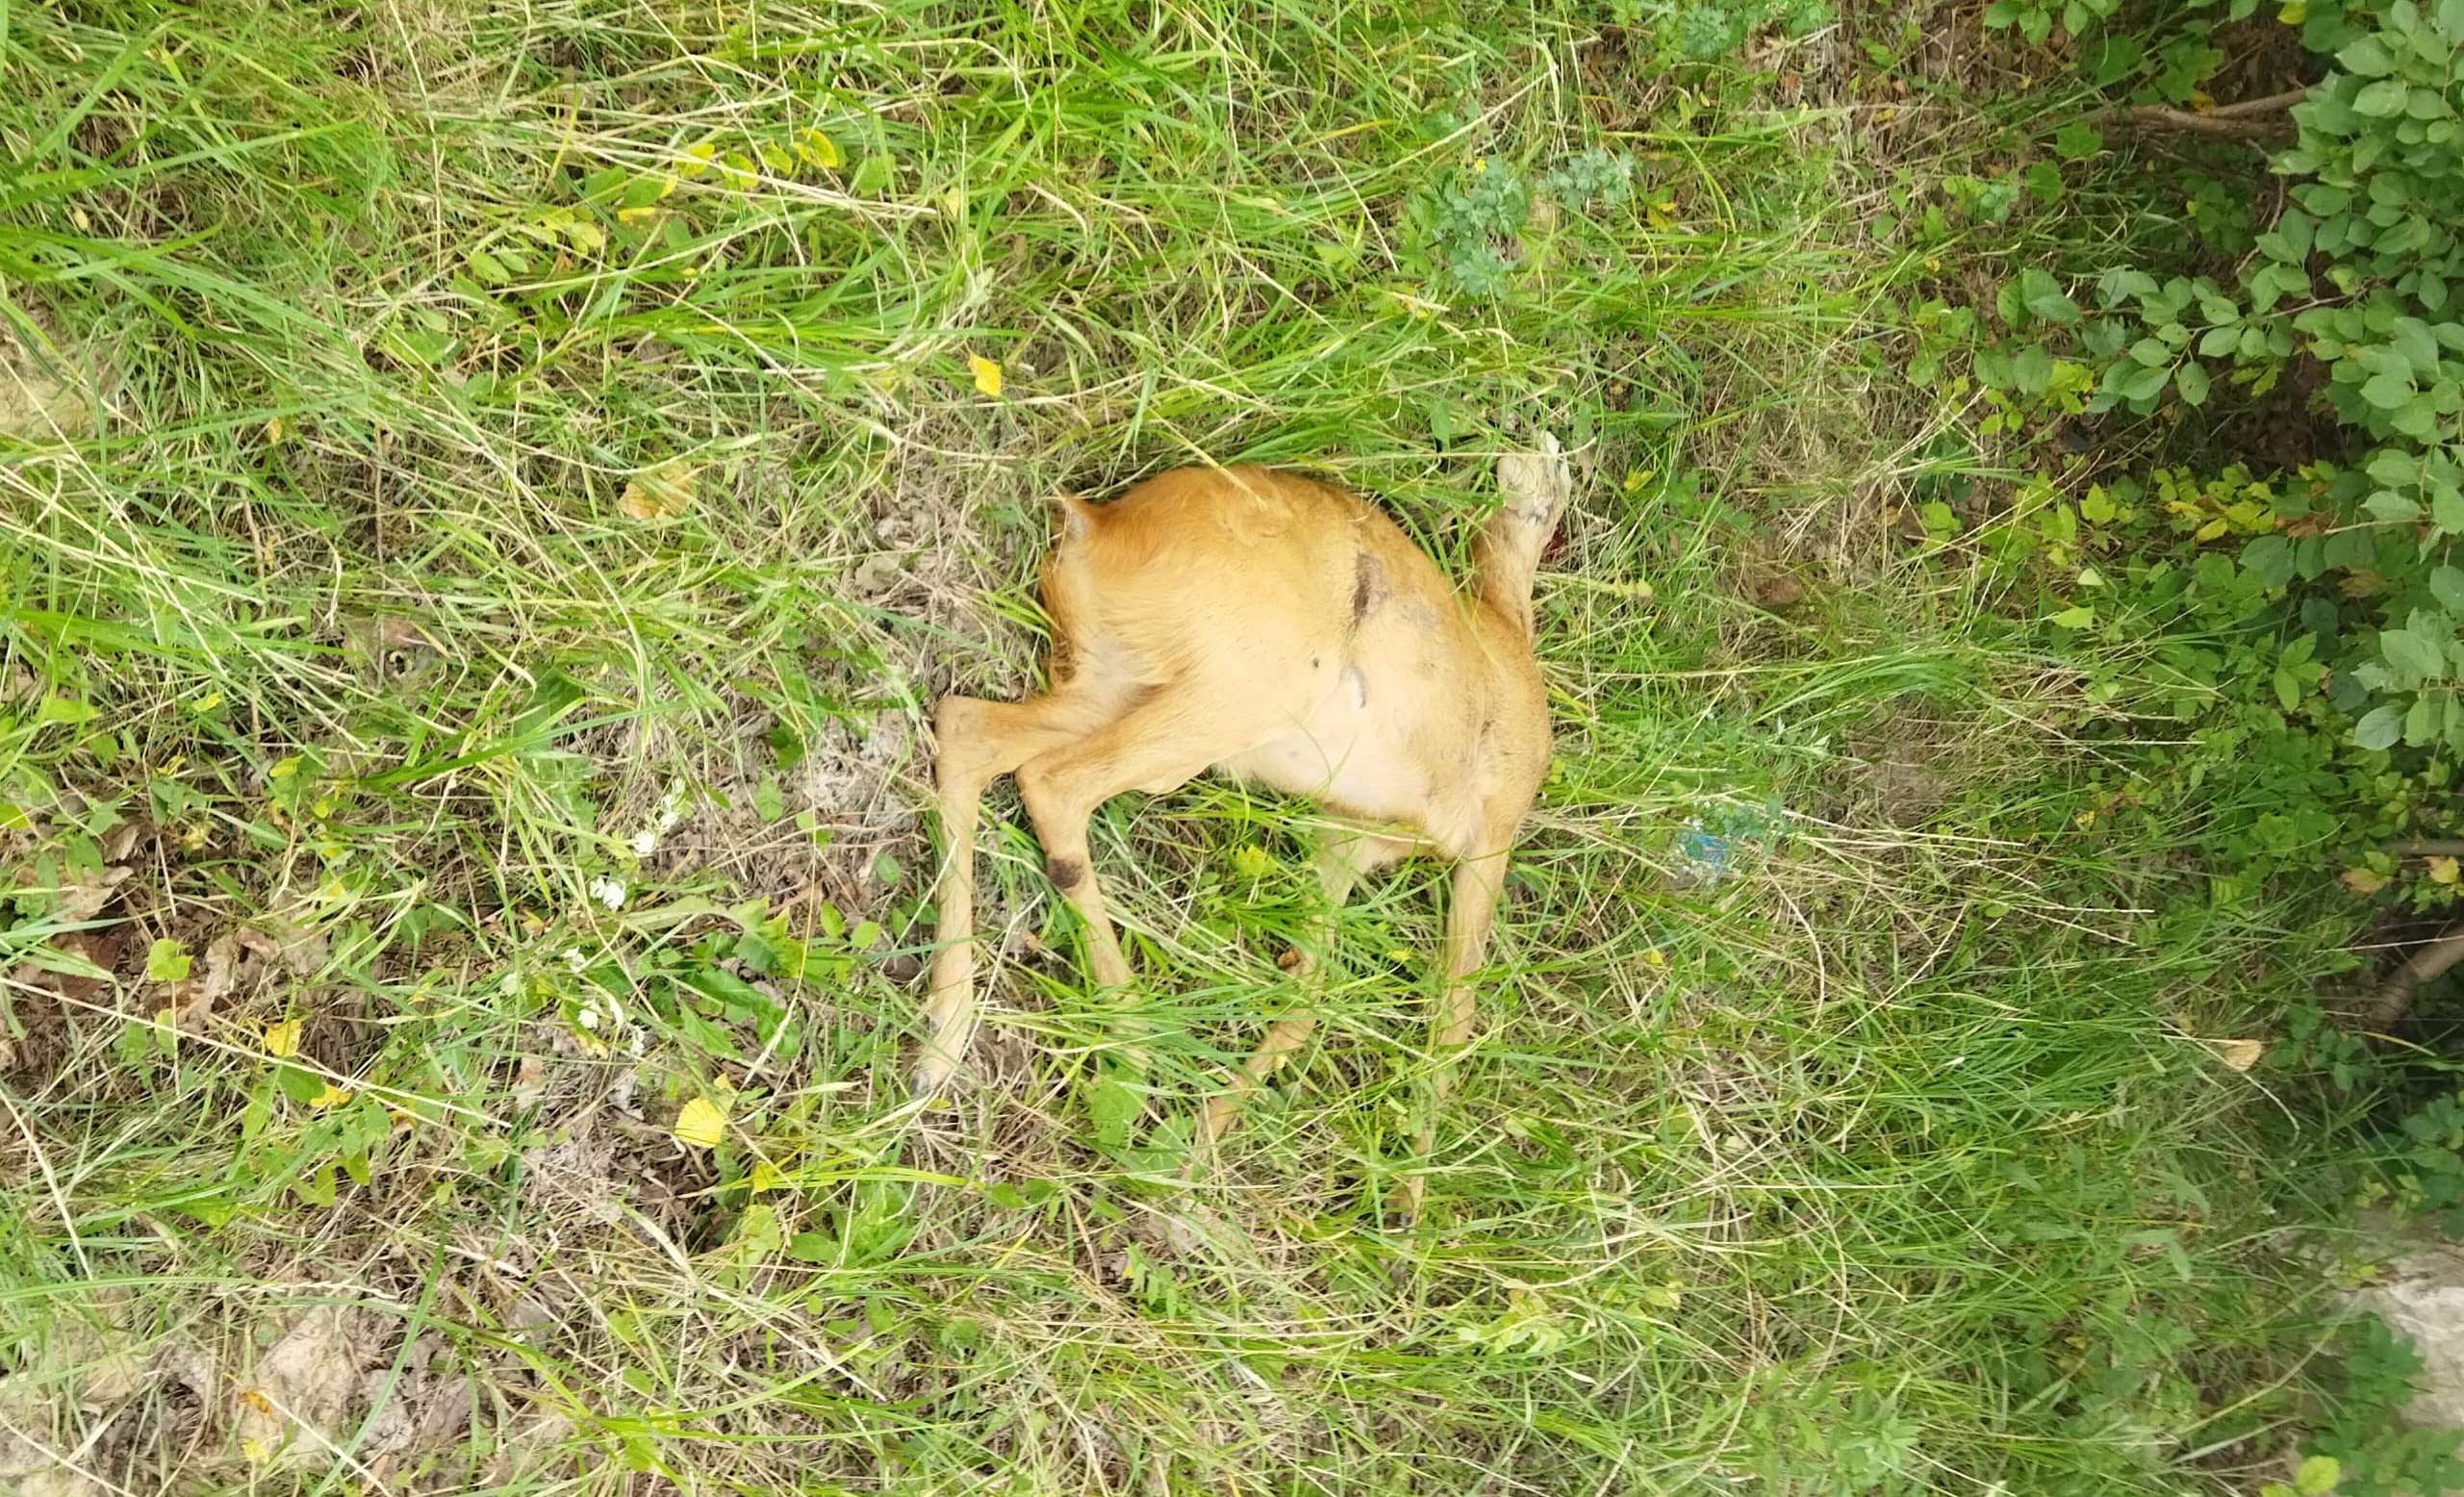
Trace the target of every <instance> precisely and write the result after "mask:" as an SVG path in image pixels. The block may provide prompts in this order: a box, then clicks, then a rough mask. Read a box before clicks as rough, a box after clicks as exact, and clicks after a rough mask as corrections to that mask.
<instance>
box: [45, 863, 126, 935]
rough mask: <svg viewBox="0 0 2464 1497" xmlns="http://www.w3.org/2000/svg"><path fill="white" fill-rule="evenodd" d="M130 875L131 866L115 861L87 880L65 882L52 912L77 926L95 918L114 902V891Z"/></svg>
mask: <svg viewBox="0 0 2464 1497" xmlns="http://www.w3.org/2000/svg"><path fill="white" fill-rule="evenodd" d="M127 878H128V868H127V866H126V865H125V864H120V863H114V864H113V865H111V866H110V867H108V868H106V869H104V870H103V871H102V873H100V874H99V875H96V876H95V877H93V878H91V879H89V880H88V881H87V882H85V883H72V884H66V885H64V886H62V888H61V890H60V893H59V896H58V901H59V902H58V903H57V904H56V905H55V907H54V908H53V910H52V913H53V914H54V915H57V916H58V917H59V918H60V922H61V924H63V925H69V926H73V925H79V924H82V923H84V922H86V921H89V920H91V919H93V918H94V917H95V916H97V915H99V914H101V913H102V912H103V906H104V905H106V904H109V903H110V902H111V901H112V896H113V894H114V893H115V892H117V891H118V889H119V886H120V885H121V884H122V883H124V882H126V881H127Z"/></svg>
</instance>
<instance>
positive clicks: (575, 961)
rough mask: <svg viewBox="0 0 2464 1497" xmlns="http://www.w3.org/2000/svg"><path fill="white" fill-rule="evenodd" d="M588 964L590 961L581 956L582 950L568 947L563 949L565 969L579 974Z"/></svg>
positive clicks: (576, 947)
mask: <svg viewBox="0 0 2464 1497" xmlns="http://www.w3.org/2000/svg"><path fill="white" fill-rule="evenodd" d="M590 964H591V959H590V958H589V957H587V956H584V955H583V954H582V949H581V948H580V947H578V946H569V947H567V948H565V965H566V966H567V967H569V968H571V969H572V970H573V971H575V972H579V971H581V970H582V969H583V968H585V967H587V966H589V965H590Z"/></svg>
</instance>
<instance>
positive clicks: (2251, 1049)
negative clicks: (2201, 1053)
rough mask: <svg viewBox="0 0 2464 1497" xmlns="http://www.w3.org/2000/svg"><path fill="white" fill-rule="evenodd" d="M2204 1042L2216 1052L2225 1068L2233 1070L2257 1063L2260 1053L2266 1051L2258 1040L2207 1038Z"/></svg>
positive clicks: (2246, 1067) (2242, 1069)
mask: <svg viewBox="0 0 2464 1497" xmlns="http://www.w3.org/2000/svg"><path fill="white" fill-rule="evenodd" d="M2204 1043H2205V1044H2206V1046H2207V1048H2208V1049H2210V1050H2212V1051H2214V1052H2216V1058H2217V1059H2219V1060H2222V1061H2223V1062H2224V1065H2225V1067H2226V1069H2228V1070H2233V1071H2248V1069H2249V1068H2250V1067H2252V1066H2254V1065H2257V1064H2258V1063H2259V1057H2260V1056H2261V1055H2263V1054H2266V1053H2267V1046H2266V1045H2265V1044H2264V1043H2262V1042H2261V1041H2258V1040H2208V1041H2205V1042H2204Z"/></svg>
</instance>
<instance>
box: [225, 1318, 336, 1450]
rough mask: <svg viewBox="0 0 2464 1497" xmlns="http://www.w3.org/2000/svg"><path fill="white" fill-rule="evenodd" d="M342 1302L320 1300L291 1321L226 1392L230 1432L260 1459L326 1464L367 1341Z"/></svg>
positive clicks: (241, 1444)
mask: <svg viewBox="0 0 2464 1497" xmlns="http://www.w3.org/2000/svg"><path fill="white" fill-rule="evenodd" d="M358 1319H359V1317H358V1316H357V1315H355V1314H354V1313H352V1311H351V1310H350V1308H349V1307H347V1306H341V1305H320V1306H318V1307H316V1308H314V1309H311V1310H308V1311H306V1312H304V1313H303V1314H301V1315H300V1316H299V1318H297V1319H296V1320H294V1321H292V1323H291V1329H290V1330H288V1331H286V1332H283V1334H282V1336H281V1337H280V1339H278V1340H276V1341H275V1342H274V1344H273V1345H271V1346H269V1347H267V1349H266V1353H265V1355H264V1356H262V1357H258V1358H257V1365H256V1367H255V1368H254V1369H253V1370H252V1372H251V1374H250V1382H249V1383H248V1384H247V1385H246V1386H244V1387H242V1388H241V1389H240V1390H239V1391H238V1392H237V1393H236V1394H235V1395H234V1397H233V1400H232V1402H233V1404H234V1406H235V1410H234V1412H235V1417H234V1419H233V1421H232V1433H233V1434H236V1435H237V1436H239V1439H240V1448H241V1452H242V1453H243V1454H245V1455H246V1456H247V1457H248V1459H250V1460H251V1461H254V1462H256V1463H257V1464H260V1465H283V1466H289V1467H293V1468H305V1467H308V1466H313V1465H321V1464H329V1463H331V1461H332V1459H333V1453H334V1451H335V1450H337V1449H338V1448H340V1446H341V1443H342V1441H343V1438H345V1437H347V1435H348V1434H349V1432H348V1431H346V1430H344V1429H343V1428H342V1423H343V1410H344V1409H345V1408H348V1407H349V1405H350V1401H351V1396H352V1394H353V1393H354V1392H355V1391H356V1390H357V1388H358V1386H359V1375H360V1373H361V1372H362V1371H363V1370H364V1369H365V1366H366V1363H365V1362H364V1360H363V1353H364V1351H365V1349H366V1347H367V1344H368V1343H367V1339H366V1338H365V1337H364V1336H363V1335H362V1334H361V1332H360V1327H359V1325H358Z"/></svg>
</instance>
